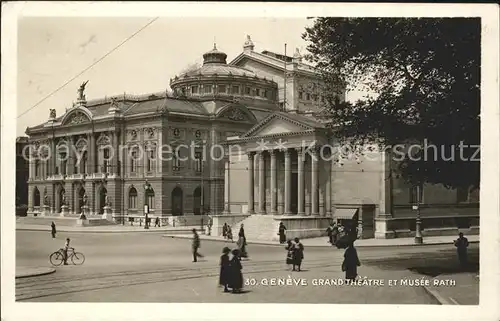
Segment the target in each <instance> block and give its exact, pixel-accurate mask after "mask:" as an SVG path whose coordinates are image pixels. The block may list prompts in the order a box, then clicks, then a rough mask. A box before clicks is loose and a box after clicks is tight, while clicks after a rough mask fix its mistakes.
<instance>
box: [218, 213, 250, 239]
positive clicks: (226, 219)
mask: <svg viewBox="0 0 500 321" xmlns="http://www.w3.org/2000/svg"><path fill="white" fill-rule="evenodd" d="M249 216H250V215H248V214H227V215H224V214H223V215H211V217H212V228H211V230H210V235H214V236H222V227H223V226H224V223H227V224H228V225H229V226H234V225H236V224H238V223H240V222H242V221H243V220H244V219H246V218H247V217H249ZM237 235H238V231H234V230H233V237H234V238H236V237H237Z"/></svg>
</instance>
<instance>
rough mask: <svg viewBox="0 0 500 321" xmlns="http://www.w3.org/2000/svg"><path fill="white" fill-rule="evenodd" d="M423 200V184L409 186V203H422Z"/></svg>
mask: <svg viewBox="0 0 500 321" xmlns="http://www.w3.org/2000/svg"><path fill="white" fill-rule="evenodd" d="M423 200H424V189H423V186H413V187H410V204H417V203H418V204H422V203H423Z"/></svg>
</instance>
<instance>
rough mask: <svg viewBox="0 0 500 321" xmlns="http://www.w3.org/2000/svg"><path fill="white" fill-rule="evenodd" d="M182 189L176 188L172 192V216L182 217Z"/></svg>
mask: <svg viewBox="0 0 500 321" xmlns="http://www.w3.org/2000/svg"><path fill="white" fill-rule="evenodd" d="M182 197H183V196H182V188H180V187H179V186H177V187H176V188H174V190H173V191H172V215H175V216H179V215H183V214H184V213H183V206H182Z"/></svg>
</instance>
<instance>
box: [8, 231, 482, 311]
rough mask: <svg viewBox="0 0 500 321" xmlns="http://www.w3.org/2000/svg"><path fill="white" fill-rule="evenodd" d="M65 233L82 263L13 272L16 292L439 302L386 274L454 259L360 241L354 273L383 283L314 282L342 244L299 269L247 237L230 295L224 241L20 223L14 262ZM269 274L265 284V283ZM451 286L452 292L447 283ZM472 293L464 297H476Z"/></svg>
mask: <svg viewBox="0 0 500 321" xmlns="http://www.w3.org/2000/svg"><path fill="white" fill-rule="evenodd" d="M66 237H70V238H71V240H72V245H73V246H74V247H75V248H76V250H77V251H80V252H83V253H84V254H85V256H86V261H85V263H84V264H83V265H81V266H75V265H68V266H62V267H57V268H56V273H53V274H50V275H44V276H37V277H32V278H23V279H17V280H16V300H18V301H37V302H61V301H69V302H84V301H86V302H238V303H242V302H253V303H266V302H267V303H288V302H289V303H385V304H387V303H393V304H394V303H400V304H411V303H417V304H437V303H438V302H437V301H436V299H435V298H434V297H433V296H432V295H429V294H428V293H426V291H425V289H424V288H423V287H420V286H419V287H410V286H389V285H388V280H389V279H408V280H414V279H419V278H421V277H422V275H418V274H416V273H414V272H412V271H410V270H409V269H410V268H415V267H421V266H435V265H436V264H437V265H440V266H442V265H443V264H444V265H445V266H450V265H453V264H456V262H455V261H454V260H455V257H454V255H455V252H454V251H453V249H450V247H449V246H447V245H441V246H437V245H436V246H424V247H399V248H392V247H391V248H387V247H385V248H359V249H358V254H359V256H360V260H361V263H362V266H361V267H360V268H359V274H360V275H361V276H362V277H364V276H366V277H367V279H368V280H383V281H382V282H384V286H331V285H328V284H327V285H323V286H319V285H317V284H318V283H317V280H320V279H321V280H337V279H340V278H342V277H343V273H342V272H341V269H340V265H341V262H342V259H343V251H341V250H337V249H333V248H319V247H318V248H314V247H311V248H306V251H305V261H304V265H303V269H304V270H303V271H302V272H300V273H299V272H291V271H290V270H289V269H288V268H287V266H286V265H285V262H284V258H285V251H284V249H282V248H280V247H276V246H265V245H251V246H250V247H249V253H250V256H251V257H250V259H249V260H244V261H243V274H244V278H245V281H246V283H247V286H246V287H245V293H243V294H239V295H232V294H224V293H222V291H221V289H219V288H217V278H218V259H219V256H220V250H221V248H222V247H223V246H224V243H220V242H210V241H205V242H202V247H201V251H200V252H201V253H202V254H204V255H205V257H204V258H203V259H202V260H201V261H200V262H198V263H192V262H191V253H190V241H189V240H187V239H170V238H162V237H161V235H159V234H153V233H151V234H149V233H138V234H126V235H120V234H92V233H85V234H83V233H80V234H78V233H68V234H63V233H60V234H59V235H58V237H57V238H56V239H51V238H50V235H47V233H43V232H27V231H18V232H17V266H18V267H21V266H41V267H48V266H50V263H49V262H48V255H49V253H51V252H53V251H55V250H57V249H58V248H60V247H61V245H62V244H63V243H64V239H65V238H66ZM229 246H231V245H229ZM232 246H233V247H234V244H232ZM474 251H475V250H474ZM471 252H472V251H471ZM439 262H441V263H439ZM438 263H439V264H438ZM278 278H279V279H281V280H286V279H288V278H291V279H292V280H293V281H292V282H294V285H288V286H287V285H284V284H281V285H271V284H270V283H271V282H274V281H276V279H278ZM426 278H428V279H431V278H432V276H426ZM266 281H267V284H269V285H265V283H266ZM282 282H284V281H282ZM289 282H290V281H289ZM295 282H296V283H299V282H302V284H304V283H307V285H306V286H304V285H295ZM320 282H321V281H320ZM326 282H328V281H326ZM285 284H286V283H285ZM462 288H463V287H462ZM469 290H470V289H469ZM450 291H451V293H453V289H452V288H450V289H448V293H450ZM477 293H478V290H477ZM470 296H471V295H470V293H469V297H470ZM469 301H470V298H469ZM469 301H468V302H463V303H462V304H474V303H473V302H469ZM476 304H477V303H476Z"/></svg>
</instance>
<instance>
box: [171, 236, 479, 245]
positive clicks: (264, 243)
mask: <svg viewBox="0 0 500 321" xmlns="http://www.w3.org/2000/svg"><path fill="white" fill-rule="evenodd" d="M162 237H169V238H176V239H191V237H190V236H189V237H186V236H180V235H174V234H171V235H169V234H164V235H163V236H162ZM200 240H201V241H209V242H224V243H227V242H228V241H227V240H221V239H204V238H201V237H200ZM469 243H479V241H470V242H469ZM247 244H255V245H269V246H278V247H282V246H284V245H283V244H277V243H274V242H273V243H271V242H256V241H247ZM443 244H450V243H449V242H439V243H423V244H394V245H392V244H383V245H356V244H355V245H356V247H357V248H376V247H408V246H431V245H443ZM307 247H327V248H336V247H334V246H331V245H328V244H325V245H307Z"/></svg>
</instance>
